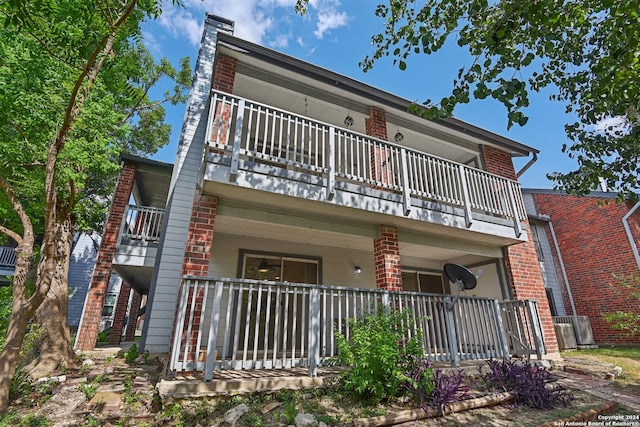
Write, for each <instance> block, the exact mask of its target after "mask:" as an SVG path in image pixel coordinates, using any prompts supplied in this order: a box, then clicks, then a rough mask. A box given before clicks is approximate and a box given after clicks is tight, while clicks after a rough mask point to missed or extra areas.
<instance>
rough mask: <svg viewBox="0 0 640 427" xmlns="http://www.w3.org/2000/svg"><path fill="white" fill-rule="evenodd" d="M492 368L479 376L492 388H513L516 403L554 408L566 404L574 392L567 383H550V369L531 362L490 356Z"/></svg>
mask: <svg viewBox="0 0 640 427" xmlns="http://www.w3.org/2000/svg"><path fill="white" fill-rule="evenodd" d="M487 364H488V365H489V371H488V372H486V373H482V371H481V369H480V368H478V369H479V370H480V377H481V378H482V381H483V382H484V384H485V386H486V387H488V388H489V389H493V390H500V391H507V392H511V393H513V394H514V396H515V405H516V406H517V405H526V406H529V407H532V408H537V409H552V408H554V407H556V406H558V405H563V406H567V405H568V404H569V403H570V402H571V401H572V400H573V399H574V397H573V395H572V394H571V393H570V392H569V391H568V390H567V389H565V388H564V387H562V386H559V385H556V386H547V384H548V383H550V382H551V381H552V378H551V373H549V371H547V370H546V369H544V368H541V367H539V366H534V365H531V364H530V363H529V362H520V361H517V362H512V361H510V360H487Z"/></svg>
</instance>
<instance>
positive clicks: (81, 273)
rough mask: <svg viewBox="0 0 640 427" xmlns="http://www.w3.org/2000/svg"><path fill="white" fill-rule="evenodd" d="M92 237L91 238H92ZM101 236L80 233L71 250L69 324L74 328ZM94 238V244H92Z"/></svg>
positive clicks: (81, 308)
mask: <svg viewBox="0 0 640 427" xmlns="http://www.w3.org/2000/svg"><path fill="white" fill-rule="evenodd" d="M92 237H93V239H92ZM100 239H101V237H100V236H99V235H97V234H94V235H93V236H89V235H88V234H81V235H80V236H79V237H78V239H77V241H76V243H75V247H74V248H73V251H72V252H71V259H70V263H69V314H68V319H69V326H70V327H71V328H72V329H76V328H77V327H78V325H79V324H80V317H82V310H83V307H84V300H85V298H86V296H87V289H89V284H90V283H91V276H92V275H93V268H94V267H95V264H96V258H97V256H98V251H97V248H98V246H94V245H100ZM94 240H95V244H94Z"/></svg>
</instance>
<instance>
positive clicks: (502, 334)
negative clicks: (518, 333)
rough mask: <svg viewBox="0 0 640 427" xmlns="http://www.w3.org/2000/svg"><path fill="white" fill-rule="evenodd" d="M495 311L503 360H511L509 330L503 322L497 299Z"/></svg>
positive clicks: (494, 305) (494, 303)
mask: <svg viewBox="0 0 640 427" xmlns="http://www.w3.org/2000/svg"><path fill="white" fill-rule="evenodd" d="M493 309H494V311H495V316H496V323H497V324H498V329H499V331H498V337H499V339H500V348H501V350H502V358H503V359H504V360H509V359H510V357H511V355H510V354H509V344H508V343H507V330H506V328H505V326H504V323H503V322H502V310H501V309H500V304H499V303H498V300H497V299H494V300H493Z"/></svg>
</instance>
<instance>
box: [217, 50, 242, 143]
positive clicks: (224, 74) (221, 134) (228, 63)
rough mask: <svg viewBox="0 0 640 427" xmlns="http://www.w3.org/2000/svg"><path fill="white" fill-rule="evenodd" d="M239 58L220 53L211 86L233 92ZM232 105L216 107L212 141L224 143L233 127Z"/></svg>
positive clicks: (219, 104) (218, 105)
mask: <svg viewBox="0 0 640 427" xmlns="http://www.w3.org/2000/svg"><path fill="white" fill-rule="evenodd" d="M237 65H238V60H237V59H235V58H232V57H230V56H227V55H220V56H219V57H218V62H216V66H215V69H214V71H213V73H214V74H213V82H212V84H211V87H212V88H213V89H216V90H221V91H223V92H227V93H233V84H234V82H235V78H236V69H237ZM230 116H231V106H230V105H229V104H222V103H218V104H217V105H216V107H215V112H214V119H213V120H212V122H211V123H212V124H211V141H210V142H219V143H224V142H225V141H226V140H227V136H228V133H229V129H230V127H231V119H230Z"/></svg>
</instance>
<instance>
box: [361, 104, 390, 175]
mask: <svg viewBox="0 0 640 427" xmlns="http://www.w3.org/2000/svg"><path fill="white" fill-rule="evenodd" d="M365 127H366V132H367V135H370V136H373V137H374V138H378V139H383V140H385V141H387V140H388V138H387V118H386V114H385V112H384V110H383V109H381V108H377V107H373V106H372V107H371V114H370V115H369V117H367V119H366V121H365ZM369 161H370V162H371V163H370V167H371V176H372V177H373V178H374V179H375V180H377V181H379V182H382V183H385V184H391V183H393V165H392V163H391V151H390V150H389V149H387V148H384V147H381V146H378V145H376V146H375V147H374V149H373V150H372V151H371V158H370V159H369Z"/></svg>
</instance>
